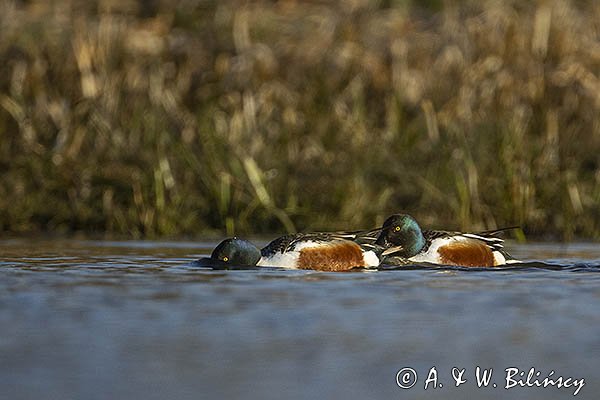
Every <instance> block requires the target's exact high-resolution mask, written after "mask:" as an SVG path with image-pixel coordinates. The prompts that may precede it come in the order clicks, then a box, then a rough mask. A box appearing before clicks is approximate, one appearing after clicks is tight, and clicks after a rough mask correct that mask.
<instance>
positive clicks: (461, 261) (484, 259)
mask: <svg viewBox="0 0 600 400" xmlns="http://www.w3.org/2000/svg"><path fill="white" fill-rule="evenodd" d="M438 253H439V255H440V260H441V262H442V263H443V264H446V265H456V266H462V267H493V266H494V254H493V252H492V249H491V248H490V247H489V246H488V245H487V244H486V243H484V242H482V241H481V240H477V239H466V240H460V241H456V242H453V243H450V244H447V245H445V246H441V247H440V248H439V249H438Z"/></svg>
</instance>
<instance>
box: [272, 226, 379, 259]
mask: <svg viewBox="0 0 600 400" xmlns="http://www.w3.org/2000/svg"><path fill="white" fill-rule="evenodd" d="M380 232H381V228H375V229H370V230H366V231H340V232H312V233H295V234H290V235H285V236H281V237H279V238H277V239H275V240H273V241H272V242H270V243H269V244H268V245H267V246H265V247H264V248H263V249H262V250H261V253H262V255H263V256H270V255H273V254H275V253H285V252H288V251H293V250H294V249H295V248H296V246H297V245H298V244H300V243H306V242H314V243H316V244H327V243H331V242H338V243H339V242H342V241H350V242H355V243H356V244H358V245H359V246H361V247H363V248H367V249H371V248H375V247H376V246H375V241H376V240H377V237H378V236H379V233H380Z"/></svg>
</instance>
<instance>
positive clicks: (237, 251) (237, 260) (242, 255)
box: [210, 237, 260, 265]
mask: <svg viewBox="0 0 600 400" xmlns="http://www.w3.org/2000/svg"><path fill="white" fill-rule="evenodd" d="M210 258H211V259H213V260H218V261H221V262H224V263H227V264H233V265H256V263H258V260H260V250H258V248H257V247H256V246H255V245H253V244H252V243H250V242H249V241H247V240H243V239H238V238H236V237H234V238H230V239H225V240H223V241H222V242H221V243H219V245H218V246H217V247H215V249H214V250H213V252H212V254H211V256H210Z"/></svg>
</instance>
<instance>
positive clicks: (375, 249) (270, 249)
mask: <svg viewBox="0 0 600 400" xmlns="http://www.w3.org/2000/svg"><path fill="white" fill-rule="evenodd" d="M379 233H380V229H372V230H368V231H355V232H315V233H296V234H289V235H284V236H281V237H279V238H277V239H275V240H273V241H272V242H270V243H269V244H268V245H267V246H265V247H264V248H262V249H260V250H259V249H258V247H256V246H255V245H254V244H252V243H251V242H249V241H247V240H244V239H240V238H238V237H233V238H228V239H225V240H223V241H222V242H221V243H219V244H218V245H217V247H215V249H214V250H213V252H212V254H211V257H210V258H211V260H212V261H214V262H217V263H221V264H223V263H224V264H225V265H227V264H231V265H244V266H259V267H265V266H269V267H280V268H291V269H308V270H318V271H349V270H351V269H354V268H377V267H378V266H379V264H380V260H379V256H380V254H381V252H382V251H383V250H384V249H383V248H382V247H380V246H378V245H376V244H375V241H376V240H377V238H378V237H379Z"/></svg>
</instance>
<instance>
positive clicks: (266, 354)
mask: <svg viewBox="0 0 600 400" xmlns="http://www.w3.org/2000/svg"><path fill="white" fill-rule="evenodd" d="M214 245H215V243H211V242H206V243H189V242H131V241H126V242H106V241H73V240H69V241H61V240H49V241H39V240H38V241H24V240H5V241H0V327H1V331H0V398H2V399H4V398H6V399H15V400H16V399H109V398H110V399H134V398H135V399H138V398H139V399H228V398H251V399H313V398H349V399H354V398H356V399H364V398H411V399H413V398H414V399H421V398H422V399H425V398H439V399H464V398H489V399H500V398H511V399H538V398H545V399H568V398H573V393H574V391H575V389H576V388H575V387H571V388H560V389H559V388H556V387H553V386H550V387H547V388H545V389H540V388H509V389H505V388H504V386H505V384H506V381H505V378H506V371H505V370H506V369H507V368H510V367H516V368H519V369H520V370H519V371H525V374H527V371H529V369H530V368H532V367H533V368H535V370H534V374H535V373H536V372H540V376H539V377H538V379H539V380H540V381H541V380H542V379H543V378H545V377H547V376H548V374H549V373H550V371H551V370H554V371H555V372H554V375H552V377H553V378H557V377H558V376H563V379H566V378H567V377H573V378H576V379H581V378H583V379H584V382H585V385H584V386H583V387H582V388H581V390H580V392H579V393H578V395H577V397H576V398H582V399H595V398H597V393H598V391H599V390H600V273H598V272H600V247H598V246H597V245H588V244H577V245H571V246H568V247H565V246H563V245H559V244H540V245H526V246H511V249H512V250H513V251H512V252H513V254H514V255H515V256H517V257H519V258H522V259H527V260H544V261H545V262H546V263H544V264H541V263H536V262H532V263H529V264H526V265H524V266H522V267H519V268H510V269H499V270H469V271H464V270H460V269H436V268H420V269H407V270H385V271H375V272H351V273H323V272H314V271H286V270H277V269H262V270H225V271H223V270H221V271H219V270H209V269H205V268H201V267H198V266H197V265H195V264H193V263H192V261H193V260H195V259H196V258H198V257H202V256H204V255H206V254H207V253H208V252H209V251H210V249H212V247H213V246H214ZM434 366H435V368H436V369H435V371H437V374H438V381H437V383H442V385H443V387H441V388H440V387H438V388H437V389H433V388H432V387H431V386H432V385H433V375H432V374H433V372H430V371H432V367H434ZM477 366H479V367H481V368H486V369H489V368H493V373H492V379H491V381H490V384H489V387H487V388H478V387H477V383H476V380H475V376H474V374H475V368H476V367H477ZM405 367H410V368H413V369H414V370H415V372H416V373H417V375H418V381H417V384H416V385H415V386H414V387H412V388H411V389H406V390H405V389H401V388H400V387H399V386H398V385H397V384H396V373H397V372H398V371H399V370H400V369H402V368H405ZM453 367H458V368H464V369H465V372H464V375H463V377H464V378H466V379H467V382H466V383H464V384H462V385H461V386H459V387H455V385H454V380H453V379H452V375H451V370H452V368H453ZM428 374H430V375H429V376H430V377H431V378H432V383H431V384H430V387H429V388H428V389H427V390H424V383H425V380H426V378H427V375H428ZM516 378H517V377H515V379H516ZM523 379H525V378H523ZM493 383H496V385H497V387H496V388H493V387H492V384H493Z"/></svg>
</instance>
